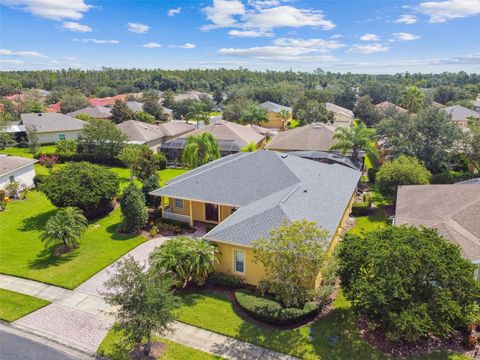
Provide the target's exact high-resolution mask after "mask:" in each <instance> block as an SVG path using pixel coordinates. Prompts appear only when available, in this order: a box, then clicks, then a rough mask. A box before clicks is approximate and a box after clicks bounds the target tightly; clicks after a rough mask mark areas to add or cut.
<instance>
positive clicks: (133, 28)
mask: <svg viewBox="0 0 480 360" xmlns="http://www.w3.org/2000/svg"><path fill="white" fill-rule="evenodd" d="M127 27H128V31H130V32H133V33H136V34H145V33H146V32H147V31H148V29H150V26H148V25H145V24H140V23H131V22H129V23H128V24H127Z"/></svg>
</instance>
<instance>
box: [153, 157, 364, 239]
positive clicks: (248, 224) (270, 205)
mask: <svg viewBox="0 0 480 360" xmlns="http://www.w3.org/2000/svg"><path fill="white" fill-rule="evenodd" d="M360 175H361V173H360V172H359V171H356V170H353V169H350V168H347V167H345V166H341V165H337V164H334V165H330V164H324V163H319V162H316V161H312V160H307V159H302V158H300V157H296V156H289V155H287V154H282V153H278V152H275V151H265V150H260V151H256V152H251V153H238V154H233V155H230V156H227V157H224V158H221V159H218V160H216V161H213V162H211V163H208V164H206V165H203V166H201V167H199V168H197V169H194V170H192V171H190V172H188V173H186V174H183V175H181V176H179V177H177V178H174V179H173V180H172V181H170V182H169V184H168V185H166V186H164V187H162V188H160V189H157V190H155V191H153V192H152V193H151V194H152V195H157V196H172V197H177V198H183V199H190V200H197V201H202V202H206V203H215V204H223V205H230V206H234V207H240V208H239V209H238V210H237V211H235V212H234V213H233V214H232V215H231V216H229V217H228V218H227V219H226V220H224V221H223V222H221V223H220V224H219V225H217V226H216V227H215V228H214V229H212V230H211V231H210V232H209V233H208V234H206V235H205V237H206V238H208V239H212V240H218V241H222V242H230V243H237V244H242V245H246V246H249V245H250V244H251V242H252V241H253V240H255V239H258V238H260V237H264V236H268V234H269V232H270V231H271V230H272V229H274V228H277V227H278V226H280V225H281V224H282V223H283V222H284V221H285V220H287V221H294V220H301V219H308V220H311V221H315V222H317V224H318V225H319V226H321V227H323V228H325V229H327V230H328V231H329V232H330V238H332V237H333V236H334V234H335V231H336V229H337V226H338V224H339V223H340V221H341V219H342V217H343V214H344V212H345V210H346V208H347V207H348V204H349V201H350V198H351V196H352V193H353V192H354V191H355V188H356V185H357V183H358V181H359V179H360Z"/></svg>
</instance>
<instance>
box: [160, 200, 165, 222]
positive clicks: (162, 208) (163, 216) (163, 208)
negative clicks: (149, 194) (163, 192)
mask: <svg viewBox="0 0 480 360" xmlns="http://www.w3.org/2000/svg"><path fill="white" fill-rule="evenodd" d="M160 209H161V210H162V218H165V200H164V199H163V196H160Z"/></svg>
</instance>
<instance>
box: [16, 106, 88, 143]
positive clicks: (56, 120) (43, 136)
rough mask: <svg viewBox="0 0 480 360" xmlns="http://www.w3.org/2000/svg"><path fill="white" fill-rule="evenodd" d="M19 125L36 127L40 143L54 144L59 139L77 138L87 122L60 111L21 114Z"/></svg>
mask: <svg viewBox="0 0 480 360" xmlns="http://www.w3.org/2000/svg"><path fill="white" fill-rule="evenodd" d="M18 125H23V126H25V128H35V131H36V132H37V135H38V143H39V144H53V143H56V142H57V141H59V140H66V139H72V140H77V139H78V138H79V137H80V133H81V131H82V128H83V126H84V125H85V122H84V121H82V120H78V119H75V118H72V117H71V116H67V115H64V114H60V113H30V114H21V115H20V122H19V124H18Z"/></svg>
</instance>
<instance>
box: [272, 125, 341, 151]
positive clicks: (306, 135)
mask: <svg viewBox="0 0 480 360" xmlns="http://www.w3.org/2000/svg"><path fill="white" fill-rule="evenodd" d="M334 134H335V127H333V126H331V125H327V124H324V123H313V124H308V125H304V126H301V127H297V128H293V129H290V130H287V131H283V132H279V133H278V135H277V136H275V137H274V138H273V140H272V141H271V142H270V143H269V144H268V145H267V146H266V148H267V149H269V150H288V151H295V150H318V151H329V150H330V148H331V147H332V145H333V144H335V140H334V138H333V135H334Z"/></svg>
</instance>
